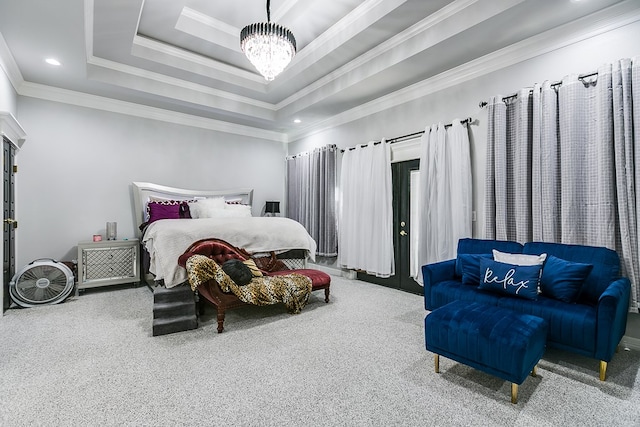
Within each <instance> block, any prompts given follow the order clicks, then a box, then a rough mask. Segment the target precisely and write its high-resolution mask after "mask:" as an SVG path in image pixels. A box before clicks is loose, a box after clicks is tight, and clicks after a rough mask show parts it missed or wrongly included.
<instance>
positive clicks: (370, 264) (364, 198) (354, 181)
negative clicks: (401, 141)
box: [338, 140, 395, 277]
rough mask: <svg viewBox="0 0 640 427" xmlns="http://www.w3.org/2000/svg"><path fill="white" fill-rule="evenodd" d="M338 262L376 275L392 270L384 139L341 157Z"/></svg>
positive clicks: (389, 192)
mask: <svg viewBox="0 0 640 427" xmlns="http://www.w3.org/2000/svg"><path fill="white" fill-rule="evenodd" d="M341 170H342V172H341V180H340V189H341V195H340V215H339V218H340V220H339V230H338V263H339V265H340V266H341V267H343V268H349V269H354V270H363V271H366V272H367V273H368V274H371V275H375V276H378V277H389V276H393V275H394V274H395V261H394V255H393V206H392V200H393V194H392V185H391V149H390V147H389V144H388V143H387V142H386V141H384V140H383V141H382V143H379V144H376V143H373V142H370V143H369V144H368V145H366V146H364V147H363V146H358V147H356V148H355V149H348V150H346V151H345V152H344V155H343V157H342V169H341Z"/></svg>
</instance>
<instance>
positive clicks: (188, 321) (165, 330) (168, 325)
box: [153, 315, 198, 337]
mask: <svg viewBox="0 0 640 427" xmlns="http://www.w3.org/2000/svg"><path fill="white" fill-rule="evenodd" d="M197 327H198V320H197V319H196V316H195V315H193V316H181V317H171V318H166V319H153V336H154V337H155V336H158V335H166V334H173V333H175V332H181V331H188V330H190V329H196V328H197Z"/></svg>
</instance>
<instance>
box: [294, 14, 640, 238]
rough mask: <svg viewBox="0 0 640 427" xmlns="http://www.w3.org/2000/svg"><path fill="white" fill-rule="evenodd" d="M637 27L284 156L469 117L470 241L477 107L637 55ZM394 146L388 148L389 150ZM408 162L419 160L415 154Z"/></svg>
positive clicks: (355, 125) (482, 139) (297, 146)
mask: <svg viewBox="0 0 640 427" xmlns="http://www.w3.org/2000/svg"><path fill="white" fill-rule="evenodd" d="M639 35H640V22H636V23H633V24H630V25H626V26H623V27H620V28H618V29H615V30H612V31H609V32H606V33H604V34H601V35H598V36H596V37H592V38H590V39H588V40H586V41H582V42H578V43H575V44H572V45H570V46H567V47H565V48H562V49H558V50H555V51H552V52H549V53H546V54H544V55H541V56H538V57H535V58H533V59H530V60H527V61H523V62H520V63H518V64H516V65H512V66H509V67H507V68H503V69H501V70H499V71H495V72H493V73H490V74H486V75H484V76H482V77H479V78H476V79H473V80H470V81H467V82H465V83H462V84H459V85H456V86H453V87H450V88H448V89H444V90H441V91H439V92H436V93H433V94H431V95H428V96H425V97H422V98H420V99H417V100H413V101H409V102H406V103H404V104H401V105H399V106H395V107H392V108H390V109H387V110H384V111H382V112H379V113H377V114H373V115H370V116H368V117H365V118H362V119H360V120H357V121H353V122H350V123H347V124H344V125H341V126H337V127H335V128H331V129H328V130H325V131H323V132H320V133H317V134H315V135H312V136H309V137H306V138H303V139H301V140H299V141H295V142H293V143H290V144H289V147H288V152H289V154H296V153H300V152H303V151H309V150H312V149H313V148H315V147H319V146H322V145H325V144H329V143H332V144H337V145H338V146H339V147H342V148H346V147H352V146H354V145H356V144H362V143H366V142H368V141H370V140H380V139H381V138H392V137H395V136H400V135H405V134H410V133H413V132H418V131H421V130H424V129H425V127H426V126H429V125H431V124H432V123H437V122H439V121H441V122H443V123H451V121H452V120H453V119H455V118H460V119H463V118H465V117H469V116H471V117H473V118H474V119H477V121H476V124H474V125H472V126H470V129H471V139H472V141H471V144H472V169H473V181H474V210H476V212H477V222H476V223H475V224H474V236H476V237H482V226H481V224H483V223H484V203H483V200H484V175H485V162H486V156H485V150H486V132H487V127H486V126H487V124H486V109H480V108H479V107H478V103H479V102H480V101H488V100H489V98H490V97H491V96H493V95H498V94H501V95H509V94H512V93H515V92H516V91H517V90H518V89H520V88H523V87H531V86H532V85H533V84H534V83H536V82H539V83H541V82H543V81H544V80H547V79H548V80H552V81H558V80H560V79H562V77H563V76H565V75H566V74H570V73H587V72H592V71H595V70H596V69H597V67H598V66H599V65H600V64H603V63H607V62H612V61H614V60H617V59H620V58H625V57H633V56H638V55H640V45H639V44H638V42H637V40H638V38H639ZM393 147H394V145H392V148H393ZM413 158H419V153H418V151H417V150H416V151H415V153H414V156H413Z"/></svg>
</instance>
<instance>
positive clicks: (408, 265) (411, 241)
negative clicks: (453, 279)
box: [358, 159, 423, 295]
mask: <svg viewBox="0 0 640 427" xmlns="http://www.w3.org/2000/svg"><path fill="white" fill-rule="evenodd" d="M419 168H420V160H418V159H416V160H409V161H406V162H398V163H392V164H391V175H392V182H393V184H392V185H393V248H394V258H395V271H396V274H395V275H394V276H391V277H389V278H380V277H375V276H372V275H369V274H366V273H358V279H360V280H363V281H366V282H370V283H376V284H379V285H383V286H388V287H392V288H397V289H401V290H403V291H407V292H412V293H416V294H420V295H422V294H423V289H422V286H420V285H419V284H418V283H417V282H416V281H415V280H414V279H413V276H414V274H415V272H416V271H419V269H420V266H419V265H417V249H418V248H417V245H418V241H417V239H416V237H417V236H418V233H417V232H416V229H417V227H418V220H417V213H418V194H419V192H418V183H419V179H418V178H419V173H420V172H419ZM412 224H413V227H412Z"/></svg>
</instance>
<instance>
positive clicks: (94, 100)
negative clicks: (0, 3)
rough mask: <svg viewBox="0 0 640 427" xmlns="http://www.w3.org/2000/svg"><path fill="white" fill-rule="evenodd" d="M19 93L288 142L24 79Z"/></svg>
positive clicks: (256, 131)
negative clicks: (25, 81)
mask: <svg viewBox="0 0 640 427" xmlns="http://www.w3.org/2000/svg"><path fill="white" fill-rule="evenodd" d="M19 95H21V96H28V97H32V98H38V99H44V100H47V101H54V102H60V103H63V104H69V105H74V106H78V107H85V108H92V109H95V110H101V111H108V112H111V113H117V114H124V115H127V116H133V117H139V118H143V119H150V120H158V121H162V122H168V123H173V124H178V125H184V126H190V127H195V128H201V129H207V130H213V131H218V132H224V133H229V134H234V135H240V136H247V137H251V138H258V139H265V140H269V141H276V142H287V136H286V135H285V134H283V133H280V132H274V131H270V130H265V129H260V128H256V127H251V126H244V125H238V124H234V123H230V122H225V121H221V120H215V119H209V118H205V117H198V116H194V115H191V114H184V113H178V112H175V111H169V110H165V109H162V108H156V107H149V106H145V105H140V104H135V103H133V102H126V101H120V100H116V99H113V98H107V97H102V96H97V95H89V94H86V93H81V92H76V91H71V90H66V89H60V88H55V87H51V86H45V85H40V84H36V83H28V82H27V83H23V84H22V85H21V86H20V91H19Z"/></svg>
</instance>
